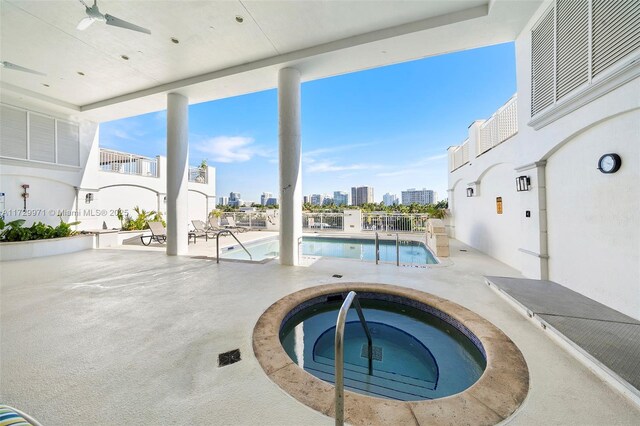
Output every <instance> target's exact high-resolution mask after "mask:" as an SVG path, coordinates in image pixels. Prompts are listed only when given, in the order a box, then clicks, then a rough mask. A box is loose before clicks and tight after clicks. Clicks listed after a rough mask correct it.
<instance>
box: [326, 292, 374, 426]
mask: <svg viewBox="0 0 640 426" xmlns="http://www.w3.org/2000/svg"><path fill="white" fill-rule="evenodd" d="M352 303H353V306H354V307H355V308H356V312H357V313H358V318H360V323H362V327H363V328H364V332H365V334H366V335H367V358H369V375H372V374H373V340H372V339H371V333H369V327H367V322H366V321H365V319H364V314H363V313H362V308H361V307H360V302H358V295H357V294H356V292H355V291H350V292H349V294H348V295H347V297H345V299H344V302H343V303H342V306H341V307H340V311H339V312H338V320H337V321H336V337H335V360H336V364H335V370H336V371H335V377H336V381H335V383H336V389H335V399H336V401H335V407H336V425H338V426H342V425H344V326H345V324H346V322H347V313H348V312H349V308H350V307H351V304H352Z"/></svg>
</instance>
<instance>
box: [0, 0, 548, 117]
mask: <svg viewBox="0 0 640 426" xmlns="http://www.w3.org/2000/svg"><path fill="white" fill-rule="evenodd" d="M540 3H541V0H531V1H526V0H525V1H522V0H513V1H509V0H494V1H492V2H491V5H490V6H489V5H488V4H487V0H475V1H457V0H447V1H443V0H439V1H432V0H413V1H404V0H385V1H367V0H360V1H340V0H333V1H319V0H309V1H304V0H298V1H259V0H253V1H237V0H228V1H113V0H101V1H99V2H98V6H99V7H100V10H101V12H102V13H109V14H111V15H114V16H116V17H118V18H121V19H124V20H127V21H130V22H132V23H135V24H136V25H139V26H142V27H146V28H149V29H150V30H151V32H152V34H151V35H147V34H143V33H137V32H133V31H128V30H124V29H121V28H117V27H113V26H107V25H104V24H103V23H100V22H96V23H94V24H93V25H92V26H91V27H89V28H88V29H87V30H85V31H78V30H76V25H77V23H78V22H79V21H80V20H81V19H82V18H83V16H84V7H83V6H82V5H81V4H80V2H78V1H77V0H64V1H42V0H39V1H32V0H0V19H1V20H0V25H1V27H0V28H1V29H0V31H1V44H0V55H1V58H0V59H1V60H3V61H9V62H12V63H15V64H18V65H21V66H25V67H29V68H32V69H35V70H39V71H42V72H45V73H46V74H47V76H46V77H42V76H37V75H33V74H27V73H21V72H16V71H12V70H7V69H2V70H1V72H0V80H1V81H2V95H3V97H7V96H9V97H16V96H18V97H21V98H25V97H27V98H29V99H30V100H32V101H34V102H40V103H44V104H47V105H50V106H53V105H57V107H58V108H62V109H63V110H64V111H66V113H67V114H74V115H79V116H84V117H86V118H90V119H95V120H99V121H103V120H110V119H115V118H119V117H124V116H128V115H136V114H142V113H145V112H151V111H155V110H159V109H163V108H164V107H165V103H166V101H165V99H166V96H165V94H166V93H167V92H169V91H179V92H181V93H184V94H186V95H188V96H189V98H190V102H192V103H195V102H203V101H208V100H213V99H220V98H224V97H227V96H233V95H238V94H242V93H248V92H253V91H257V90H264V89H268V88H272V87H274V86H275V83H276V77H277V70H278V69H280V68H282V67H284V66H296V67H297V68H299V69H300V70H301V72H302V75H303V79H304V80H305V81H308V80H312V79H317V78H323V77H326V76H331V75H337V74H342V73H346V72H352V71H356V70H361V69H366V68H371V67H376V66H381V65H387V64H391V63H396V62H402V61H407V60H411V59H416V58H421V57H425V56H430V55H436V54H441V53H446V52H451V51H456V50H461V49H468V48H473V47H479V46H483V45H489V44H495V43H500V42H504V41H509V40H513V39H514V38H515V37H516V36H517V34H518V33H519V32H520V31H521V29H522V27H523V26H524V25H525V23H526V22H527V21H528V19H529V18H530V16H531V15H532V13H533V12H534V11H535V9H536V8H537V7H538V6H539V4H540ZM238 15H239V16H242V17H243V18H244V22H243V23H242V24H239V23H237V22H236V19H235V18H236V16H238ZM172 37H175V38H177V39H178V40H179V41H180V43H179V44H174V43H172V42H171V38H172ZM121 55H126V56H128V57H129V60H123V59H122V58H121ZM78 72H83V73H84V74H85V75H84V76H81V75H79V74H78ZM44 84H48V85H49V87H46V86H44Z"/></svg>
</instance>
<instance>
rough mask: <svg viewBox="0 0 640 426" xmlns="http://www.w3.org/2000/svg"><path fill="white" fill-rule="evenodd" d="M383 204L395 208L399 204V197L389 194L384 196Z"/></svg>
mask: <svg viewBox="0 0 640 426" xmlns="http://www.w3.org/2000/svg"><path fill="white" fill-rule="evenodd" d="M382 202H383V203H384V205H385V206H395V205H397V204H398V196H397V195H396V194H389V193H388V192H387V193H386V194H384V195H383V196H382Z"/></svg>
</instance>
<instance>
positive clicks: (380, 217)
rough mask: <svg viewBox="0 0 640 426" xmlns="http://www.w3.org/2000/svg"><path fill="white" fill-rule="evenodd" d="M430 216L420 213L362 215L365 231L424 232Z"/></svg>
mask: <svg viewBox="0 0 640 426" xmlns="http://www.w3.org/2000/svg"><path fill="white" fill-rule="evenodd" d="M428 219H429V215H427V214H420V213H407V214H402V213H398V214H388V213H364V212H363V213H362V230H363V231H385V232H423V231H426V229H427V228H426V227H427V220H428Z"/></svg>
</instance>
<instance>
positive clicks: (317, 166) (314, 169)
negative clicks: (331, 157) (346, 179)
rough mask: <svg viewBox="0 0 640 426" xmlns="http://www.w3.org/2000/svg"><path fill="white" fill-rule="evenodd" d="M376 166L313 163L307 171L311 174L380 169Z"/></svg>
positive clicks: (325, 162)
mask: <svg viewBox="0 0 640 426" xmlns="http://www.w3.org/2000/svg"><path fill="white" fill-rule="evenodd" d="M379 167H380V166H378V165H376V164H345V165H339V164H336V163H334V162H333V161H317V162H316V161H313V162H312V163H311V164H309V165H308V166H307V167H306V169H307V171H308V172H309V173H325V172H342V171H346V170H366V169H372V168H379Z"/></svg>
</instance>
